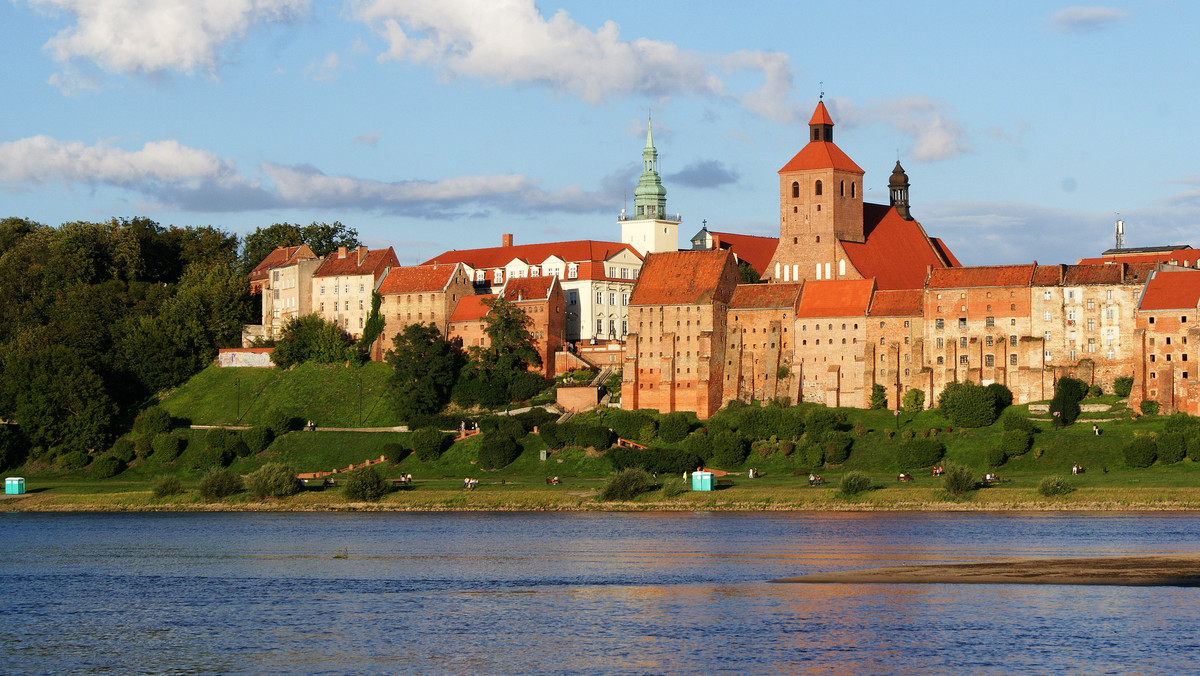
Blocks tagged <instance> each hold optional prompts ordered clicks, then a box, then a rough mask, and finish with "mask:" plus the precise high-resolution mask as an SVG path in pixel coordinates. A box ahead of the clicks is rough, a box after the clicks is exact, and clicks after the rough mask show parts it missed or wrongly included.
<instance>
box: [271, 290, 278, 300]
mask: <svg viewBox="0 0 1200 676" xmlns="http://www.w3.org/2000/svg"><path fill="white" fill-rule="evenodd" d="M272 293H273V294H274V297H275V300H279V289H275V290H274V291H273V292H272Z"/></svg>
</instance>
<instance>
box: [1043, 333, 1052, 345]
mask: <svg viewBox="0 0 1200 676" xmlns="http://www.w3.org/2000/svg"><path fill="white" fill-rule="evenodd" d="M1042 340H1044V341H1046V342H1047V343H1049V342H1050V332H1049V331H1047V332H1046V333H1045V335H1043V336H1042Z"/></svg>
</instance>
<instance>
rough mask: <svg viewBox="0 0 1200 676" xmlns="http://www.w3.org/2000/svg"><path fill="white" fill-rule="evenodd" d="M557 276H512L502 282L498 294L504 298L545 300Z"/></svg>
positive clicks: (509, 299)
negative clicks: (502, 284)
mask: <svg viewBox="0 0 1200 676" xmlns="http://www.w3.org/2000/svg"><path fill="white" fill-rule="evenodd" d="M557 279H558V278H557V277H553V276H551V277H513V278H512V279H509V280H508V281H507V282H505V283H504V288H503V289H501V291H500V294H499V295H500V296H501V297H503V298H504V300H507V301H511V302H516V301H521V300H546V299H547V298H549V297H550V293H551V292H552V291H553V290H554V283H555V281H556V280H557Z"/></svg>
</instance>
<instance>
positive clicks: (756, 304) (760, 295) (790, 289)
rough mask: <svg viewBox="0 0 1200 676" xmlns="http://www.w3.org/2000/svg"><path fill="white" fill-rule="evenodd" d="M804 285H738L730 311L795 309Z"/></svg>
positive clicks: (730, 303) (730, 304) (731, 301)
mask: <svg viewBox="0 0 1200 676" xmlns="http://www.w3.org/2000/svg"><path fill="white" fill-rule="evenodd" d="M803 289H804V284H803V283H799V284H738V285H737V288H736V289H734V291H733V300H730V301H729V308H730V309H735V308H736V309H739V310H752V309H759V308H772V309H781V308H791V309H792V310H795V309H796V305H797V304H798V303H799V301H800V292H801V291H802V290H803Z"/></svg>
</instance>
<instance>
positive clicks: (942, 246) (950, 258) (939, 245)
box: [929, 237, 962, 268]
mask: <svg viewBox="0 0 1200 676" xmlns="http://www.w3.org/2000/svg"><path fill="white" fill-rule="evenodd" d="M929 241H930V242H932V243H933V248H935V249H937V251H938V253H939V254H941V255H942V258H943V259H945V261H946V262H947V263H948V264H949V265H950V267H952V268H961V267H962V263H959V262H958V259H957V258H955V257H954V252H953V251H951V250H950V247H948V246H946V243H945V242H943V241H942V239H941V238H940V237H930V238H929Z"/></svg>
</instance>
